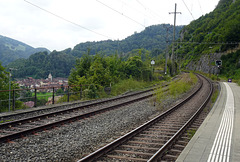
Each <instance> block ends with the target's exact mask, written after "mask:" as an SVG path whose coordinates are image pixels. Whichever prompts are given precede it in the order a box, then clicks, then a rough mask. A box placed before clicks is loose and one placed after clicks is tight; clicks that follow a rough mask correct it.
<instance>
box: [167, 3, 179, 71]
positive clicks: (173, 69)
mask: <svg viewBox="0 0 240 162" xmlns="http://www.w3.org/2000/svg"><path fill="white" fill-rule="evenodd" d="M169 14H174V27H173V43H172V56H171V60H172V75H174V74H175V63H174V48H175V26H176V14H181V12H177V4H176V3H175V11H174V12H169Z"/></svg>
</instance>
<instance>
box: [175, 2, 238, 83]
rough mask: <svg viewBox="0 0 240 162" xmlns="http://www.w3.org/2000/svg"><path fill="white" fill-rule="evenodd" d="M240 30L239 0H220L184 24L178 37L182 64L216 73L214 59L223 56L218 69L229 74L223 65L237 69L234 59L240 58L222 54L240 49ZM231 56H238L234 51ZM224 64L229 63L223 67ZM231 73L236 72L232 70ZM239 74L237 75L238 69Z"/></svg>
mask: <svg viewBox="0 0 240 162" xmlns="http://www.w3.org/2000/svg"><path fill="white" fill-rule="evenodd" d="M239 33H240V0H220V1H219V3H218V5H217V6H216V8H215V9H214V10H213V11H212V12H210V13H209V14H206V15H205V16H202V17H200V18H199V19H197V20H195V21H192V22H191V23H190V24H189V25H187V26H185V27H184V28H183V30H182V36H183V37H182V38H183V39H182V40H179V41H182V42H184V43H182V44H181V47H180V48H179V50H178V52H177V53H178V54H179V56H182V60H184V63H183V66H185V67H186V68H187V69H189V70H199V71H203V72H205V73H208V72H209V71H210V72H211V73H214V74H216V73H217V72H218V69H217V67H216V66H215V60H219V59H222V60H224V62H223V68H224V69H222V70H221V74H224V75H226V76H228V77H229V74H230V73H229V70H226V69H232V70H233V69H234V70H235V71H237V70H238V71H240V69H239V64H238V63H236V62H239V61H240V60H234V61H232V60H231V59H232V58H233V57H224V58H222V55H227V54H228V53H230V52H229V51H236V50H237V49H240V48H239V47H240V34H239ZM238 54H239V52H238ZM236 56H237V55H236ZM234 58H238V57H235V55H234ZM238 59H239V58H238ZM226 63H227V64H226ZM230 63H232V65H231V64H230ZM227 65H231V66H232V67H226V66H227ZM232 74H233V75H235V74H234V72H232ZM238 75H239V78H240V73H239V74H238ZM232 77H233V76H232Z"/></svg>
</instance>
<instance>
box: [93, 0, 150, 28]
mask: <svg viewBox="0 0 240 162" xmlns="http://www.w3.org/2000/svg"><path fill="white" fill-rule="evenodd" d="M96 1H97V2H99V3H101V4H102V5H104V6H105V7H107V8H109V9H111V10H113V11H114V12H117V13H118V14H120V15H122V16H124V17H126V18H128V19H129V20H131V21H133V22H135V23H136V24H138V25H141V26H143V27H144V28H145V27H146V26H145V25H143V24H141V23H139V22H137V21H136V20H134V19H132V18H131V17H129V16H127V15H124V14H123V13H121V12H119V11H117V10H115V9H114V8H112V7H110V6H108V5H106V4H105V3H103V2H101V1H99V0H96Z"/></svg>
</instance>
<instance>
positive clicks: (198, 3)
mask: <svg viewBox="0 0 240 162" xmlns="http://www.w3.org/2000/svg"><path fill="white" fill-rule="evenodd" d="M198 5H199V7H200V10H201V12H202V15H203V11H202V6H201V3H200V1H199V0H198Z"/></svg>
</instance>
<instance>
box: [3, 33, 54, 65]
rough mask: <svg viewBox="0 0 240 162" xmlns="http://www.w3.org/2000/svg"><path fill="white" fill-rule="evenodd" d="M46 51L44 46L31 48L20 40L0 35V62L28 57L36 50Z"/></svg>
mask: <svg viewBox="0 0 240 162" xmlns="http://www.w3.org/2000/svg"><path fill="white" fill-rule="evenodd" d="M42 51H47V52H48V53H49V52H50V51H49V50H48V49H46V48H33V47H31V46H29V45H27V44H25V43H22V42H20V41H17V40H14V39H11V38H8V37H5V36H1V35H0V62H1V63H2V65H4V66H5V65H7V64H8V63H10V62H13V61H14V60H16V59H18V58H28V57H29V56H30V55H32V54H34V53H36V52H42Z"/></svg>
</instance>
